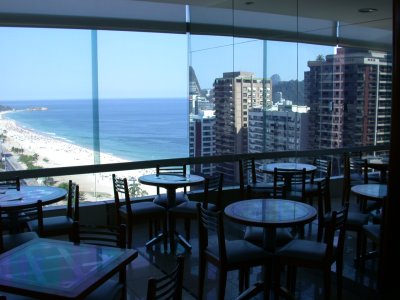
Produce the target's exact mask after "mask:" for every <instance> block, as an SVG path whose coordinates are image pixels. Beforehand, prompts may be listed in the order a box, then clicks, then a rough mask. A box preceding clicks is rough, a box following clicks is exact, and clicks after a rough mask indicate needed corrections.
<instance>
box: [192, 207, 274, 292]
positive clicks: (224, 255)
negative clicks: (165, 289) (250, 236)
mask: <svg viewBox="0 0 400 300" xmlns="http://www.w3.org/2000/svg"><path fill="white" fill-rule="evenodd" d="M197 209H198V214H199V215H198V222H199V291H198V299H203V295H204V283H205V278H206V266H207V262H210V263H212V264H213V265H215V266H216V267H217V268H218V270H219V283H218V295H217V299H224V296H225V286H226V279H227V272H228V271H232V270H239V291H240V292H243V290H244V287H246V288H248V286H249V270H250V268H251V267H255V266H265V267H266V269H268V267H269V265H270V263H271V258H272V255H271V254H270V253H268V252H267V251H264V249H262V248H261V247H258V246H256V245H254V244H252V243H250V242H247V241H245V240H242V239H240V240H226V239H225V232H224V222H223V212H222V211H217V212H213V211H210V210H207V209H205V208H203V207H202V206H201V204H200V203H198V204H197ZM215 235H216V243H215ZM209 241H210V242H209ZM211 241H213V242H211ZM270 282H271V278H270V272H269V271H264V283H265V284H266V287H265V290H266V291H269V287H270V286H269V285H270ZM267 298H268V297H267Z"/></svg>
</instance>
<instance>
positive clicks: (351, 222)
mask: <svg viewBox="0 0 400 300" xmlns="http://www.w3.org/2000/svg"><path fill="white" fill-rule="evenodd" d="M331 218H332V214H331V213H326V214H325V217H324V220H325V222H328V221H330V219H331ZM368 219H369V215H368V214H363V213H360V212H352V211H350V212H348V213H347V223H346V226H347V227H349V228H351V227H357V228H361V226H362V225H365V224H367V223H368Z"/></svg>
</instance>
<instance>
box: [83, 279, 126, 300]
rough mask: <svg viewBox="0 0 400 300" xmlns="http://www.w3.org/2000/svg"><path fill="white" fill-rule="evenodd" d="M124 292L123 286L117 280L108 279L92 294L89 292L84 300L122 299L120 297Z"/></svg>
mask: <svg viewBox="0 0 400 300" xmlns="http://www.w3.org/2000/svg"><path fill="white" fill-rule="evenodd" d="M123 291H124V285H123V284H122V283H120V282H119V281H118V280H117V279H109V280H107V281H106V282H105V283H103V284H102V285H101V286H99V287H98V288H97V289H95V290H94V291H93V292H91V293H90V294H89V295H88V296H87V297H86V298H85V300H98V299H107V300H117V299H124V298H123V297H121V295H122V293H123Z"/></svg>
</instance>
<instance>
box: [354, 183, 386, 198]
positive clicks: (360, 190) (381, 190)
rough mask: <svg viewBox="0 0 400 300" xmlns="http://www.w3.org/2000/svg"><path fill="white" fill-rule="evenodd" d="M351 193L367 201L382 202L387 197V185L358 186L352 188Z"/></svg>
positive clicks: (367, 184)
mask: <svg viewBox="0 0 400 300" xmlns="http://www.w3.org/2000/svg"><path fill="white" fill-rule="evenodd" d="M351 191H352V192H353V193H354V194H356V195H357V196H361V197H364V198H367V199H373V200H382V199H383V198H385V197H386V196H387V184H378V183H376V184H375V183H374V184H373V183H366V184H358V185H355V186H353V187H352V188H351Z"/></svg>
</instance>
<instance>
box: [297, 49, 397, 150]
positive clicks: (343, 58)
mask: <svg viewBox="0 0 400 300" xmlns="http://www.w3.org/2000/svg"><path fill="white" fill-rule="evenodd" d="M308 66H309V68H310V71H308V72H305V74H304V87H305V88H304V94H305V102H306V104H307V105H308V106H310V108H311V110H310V122H309V145H308V147H309V148H310V149H328V148H341V147H356V146H368V145H379V144H387V143H389V142H390V121H391V106H392V101H391V99H392V93H391V85H392V75H391V74H392V64H391V57H390V55H388V54H386V53H384V52H377V51H372V50H358V49H349V48H337V53H336V54H333V55H328V56H327V57H326V58H325V59H324V58H323V57H320V58H319V59H318V60H315V61H309V62H308Z"/></svg>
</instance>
